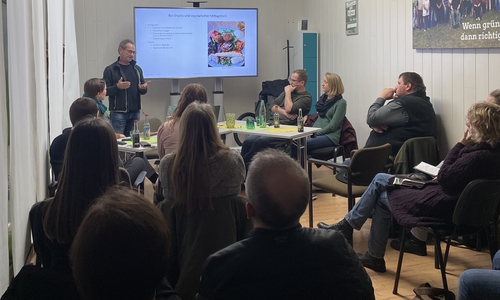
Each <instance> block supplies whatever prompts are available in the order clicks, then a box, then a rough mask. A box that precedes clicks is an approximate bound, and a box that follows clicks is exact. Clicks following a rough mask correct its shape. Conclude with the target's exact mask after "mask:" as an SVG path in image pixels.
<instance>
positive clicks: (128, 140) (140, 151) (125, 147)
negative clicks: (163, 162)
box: [118, 135, 157, 156]
mask: <svg viewBox="0 0 500 300" xmlns="http://www.w3.org/2000/svg"><path fill="white" fill-rule="evenodd" d="M124 139H125V140H126V141H125V142H126V143H127V144H126V145H118V151H119V152H124V153H135V154H136V155H137V156H143V155H144V152H146V151H149V150H151V149H155V148H156V143H157V136H156V135H154V136H151V137H150V138H149V140H145V139H144V138H142V137H141V142H147V143H149V144H150V145H151V147H139V148H134V147H132V140H131V138H124ZM124 139H118V141H122V140H124Z"/></svg>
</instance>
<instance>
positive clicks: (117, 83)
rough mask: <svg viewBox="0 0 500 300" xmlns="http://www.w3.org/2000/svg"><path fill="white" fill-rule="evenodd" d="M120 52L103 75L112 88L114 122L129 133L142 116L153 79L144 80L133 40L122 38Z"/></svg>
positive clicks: (121, 130)
mask: <svg viewBox="0 0 500 300" xmlns="http://www.w3.org/2000/svg"><path fill="white" fill-rule="evenodd" d="M118 54H119V55H120V56H119V57H118V59H117V60H116V61H115V62H114V63H112V64H111V65H109V66H107V67H106V69H104V73H103V76H102V77H103V78H104V80H105V81H106V85H107V88H108V90H107V94H108V96H109V111H110V116H109V118H110V120H111V125H113V129H114V130H115V132H116V133H121V134H124V135H125V136H129V135H130V131H132V130H133V129H134V120H139V119H140V117H141V115H140V111H141V95H144V94H146V93H147V92H148V85H149V83H150V82H151V81H144V76H143V73H142V69H141V67H139V65H137V64H136V61H135V60H134V55H135V44H134V42H133V41H131V40H129V39H125V40H123V41H121V42H120V45H119V46H118Z"/></svg>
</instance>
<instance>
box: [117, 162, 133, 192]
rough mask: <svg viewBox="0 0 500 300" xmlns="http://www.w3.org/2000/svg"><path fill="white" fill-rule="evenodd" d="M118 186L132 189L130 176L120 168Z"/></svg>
mask: <svg viewBox="0 0 500 300" xmlns="http://www.w3.org/2000/svg"><path fill="white" fill-rule="evenodd" d="M119 170H120V185H123V186H125V187H130V188H132V180H131V179H130V174H129V173H128V171H127V170H126V169H125V168H122V167H120V168H119Z"/></svg>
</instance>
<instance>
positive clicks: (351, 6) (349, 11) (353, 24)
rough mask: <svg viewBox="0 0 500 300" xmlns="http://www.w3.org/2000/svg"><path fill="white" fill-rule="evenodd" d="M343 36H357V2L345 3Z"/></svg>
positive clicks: (355, 0) (354, 0)
mask: <svg viewBox="0 0 500 300" xmlns="http://www.w3.org/2000/svg"><path fill="white" fill-rule="evenodd" d="M345 24H346V27H345V34H346V35H354V34H358V1H357V0H353V1H347V2H346V3H345Z"/></svg>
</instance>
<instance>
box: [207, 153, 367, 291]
mask: <svg viewBox="0 0 500 300" xmlns="http://www.w3.org/2000/svg"><path fill="white" fill-rule="evenodd" d="M246 193H247V204H246V211H247V217H248V218H249V219H251V220H252V223H253V225H254V229H253V230H252V231H251V232H250V233H249V234H248V237H247V238H246V239H244V240H241V241H239V242H237V243H235V244H233V245H230V246H228V247H226V248H224V249H222V250H220V251H218V252H216V253H214V254H212V255H211V256H209V257H208V258H207V260H206V261H205V265H204V266H203V271H202V276H201V282H200V289H199V292H198V295H197V299H375V297H374V294H373V287H372V283H371V280H370V277H369V276H368V274H367V273H366V272H365V270H364V268H363V266H362V265H361V263H360V262H359V260H358V258H357V256H356V254H355V253H354V251H353V250H352V248H351V246H350V245H349V243H348V242H347V241H346V240H345V239H344V238H343V237H342V235H341V234H340V233H339V232H337V231H333V230H330V231H329V230H322V229H313V228H302V226H301V225H300V223H299V220H300V217H301V216H302V214H303V213H304V211H305V209H306V207H307V203H308V199H309V197H310V191H309V180H308V178H307V174H306V172H305V171H304V170H303V169H302V168H301V167H300V165H299V164H298V163H297V162H296V161H294V160H293V159H292V158H290V157H289V156H287V155H286V154H285V153H284V152H281V151H277V150H274V149H267V150H264V151H262V152H259V153H258V154H256V155H255V157H254V159H253V161H252V164H251V165H250V169H249V171H248V176H247V188H246Z"/></svg>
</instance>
